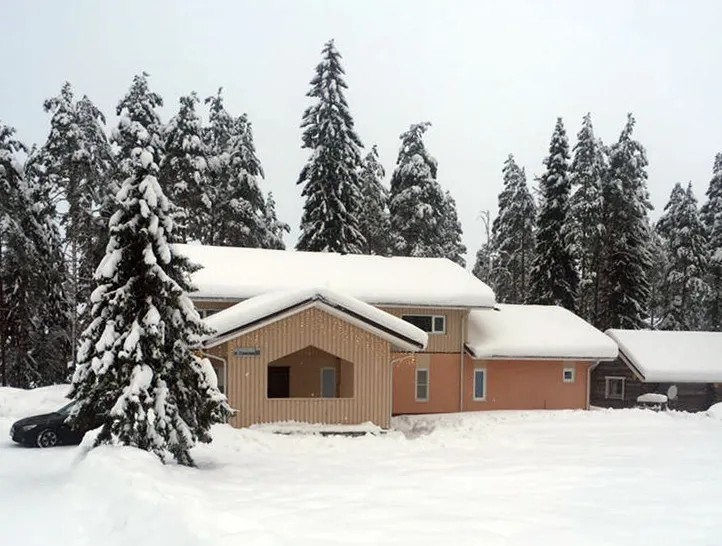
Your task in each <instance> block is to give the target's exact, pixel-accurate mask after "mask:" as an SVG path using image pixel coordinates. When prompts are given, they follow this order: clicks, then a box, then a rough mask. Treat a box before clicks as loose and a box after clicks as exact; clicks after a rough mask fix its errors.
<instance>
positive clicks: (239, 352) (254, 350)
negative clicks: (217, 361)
mask: <svg viewBox="0 0 722 546" xmlns="http://www.w3.org/2000/svg"><path fill="white" fill-rule="evenodd" d="M233 354H234V355H235V356H258V355H260V354H261V349H259V348H258V347H236V348H235V349H234V350H233Z"/></svg>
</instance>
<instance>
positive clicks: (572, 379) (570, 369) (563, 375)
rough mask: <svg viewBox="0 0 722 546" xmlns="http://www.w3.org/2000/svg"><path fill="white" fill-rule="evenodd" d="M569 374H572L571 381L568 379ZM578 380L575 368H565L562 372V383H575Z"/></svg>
mask: <svg viewBox="0 0 722 546" xmlns="http://www.w3.org/2000/svg"><path fill="white" fill-rule="evenodd" d="M567 372H572V377H571V379H567ZM576 380H577V369H576V368H575V367H573V366H565V367H564V369H563V370H562V381H564V383H574V382H575V381H576Z"/></svg>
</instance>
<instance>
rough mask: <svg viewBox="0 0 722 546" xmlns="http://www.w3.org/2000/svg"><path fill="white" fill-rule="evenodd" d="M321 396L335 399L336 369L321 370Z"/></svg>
mask: <svg viewBox="0 0 722 546" xmlns="http://www.w3.org/2000/svg"><path fill="white" fill-rule="evenodd" d="M321 396H322V397H323V398H336V368H321Z"/></svg>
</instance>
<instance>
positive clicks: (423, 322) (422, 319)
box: [401, 315, 432, 332]
mask: <svg viewBox="0 0 722 546" xmlns="http://www.w3.org/2000/svg"><path fill="white" fill-rule="evenodd" d="M401 318H402V319H404V320H405V321H406V322H408V323H410V324H413V325H414V326H416V327H417V328H419V329H421V330H423V331H424V332H431V326H432V324H431V316H429V315H402V317H401Z"/></svg>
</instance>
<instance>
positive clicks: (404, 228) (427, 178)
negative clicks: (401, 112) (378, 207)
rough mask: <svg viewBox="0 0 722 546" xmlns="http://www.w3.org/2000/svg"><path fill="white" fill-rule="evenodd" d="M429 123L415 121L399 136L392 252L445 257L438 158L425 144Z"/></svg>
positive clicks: (392, 199)
mask: <svg viewBox="0 0 722 546" xmlns="http://www.w3.org/2000/svg"><path fill="white" fill-rule="evenodd" d="M430 126H431V124H430V123H429V122H423V123H416V124H414V125H412V126H411V127H410V128H409V130H408V131H405V132H404V133H402V134H401V136H400V137H399V138H400V139H401V148H400V150H399V156H398V158H397V160H396V169H395V170H394V172H393V174H392V175H391V192H390V195H389V214H390V224H391V236H392V238H393V239H392V248H393V254H395V255H397V256H424V257H440V256H443V253H442V247H441V244H440V232H441V230H442V227H443V218H442V214H443V211H444V206H445V204H446V203H445V197H444V192H443V191H442V190H441V187H440V186H439V184H438V182H437V181H436V170H437V164H436V160H435V159H434V158H433V157H431V155H430V154H429V152H428V151H427V150H426V147H425V146H424V140H423V137H424V133H425V132H426V130H427V129H428V128H429V127H430Z"/></svg>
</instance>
